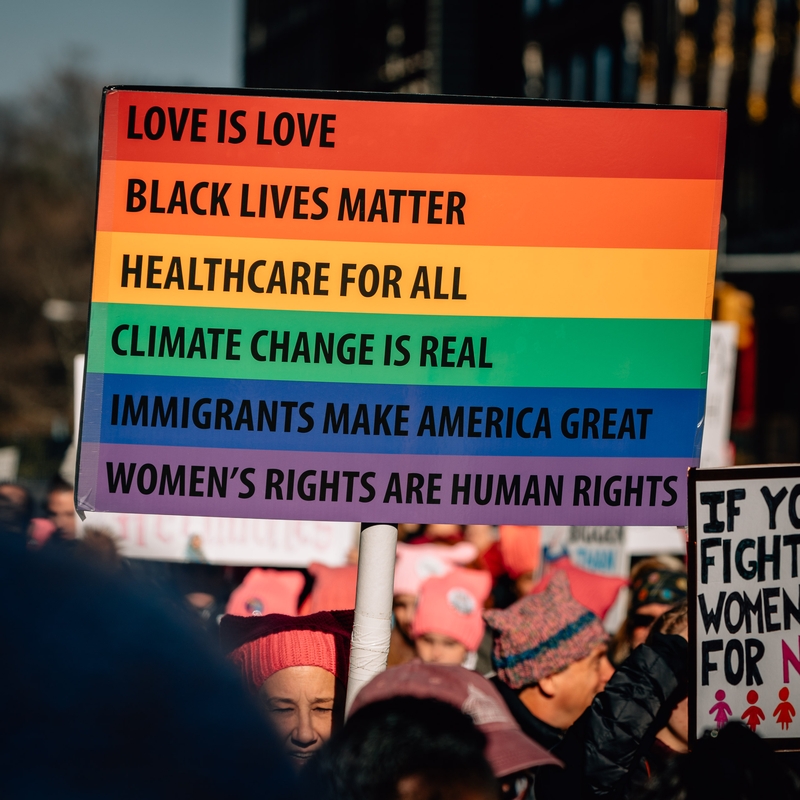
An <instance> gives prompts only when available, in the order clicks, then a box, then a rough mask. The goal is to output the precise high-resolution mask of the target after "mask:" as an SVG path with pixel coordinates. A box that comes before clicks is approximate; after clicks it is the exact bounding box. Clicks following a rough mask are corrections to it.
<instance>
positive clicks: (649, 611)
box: [609, 556, 688, 665]
mask: <svg viewBox="0 0 800 800" xmlns="http://www.w3.org/2000/svg"><path fill="white" fill-rule="evenodd" d="M687 587H688V584H687V576H686V570H685V569H684V566H683V564H682V563H681V561H680V560H679V559H677V558H674V557H672V556H657V557H655V558H647V559H645V560H644V561H640V562H639V563H638V564H637V565H636V566H635V567H634V568H633V571H632V572H631V581H630V595H629V600H628V613H627V616H626V618H625V621H624V622H623V623H622V625H621V626H620V628H619V630H618V631H617V633H616V635H615V636H614V638H613V640H612V642H611V645H610V647H609V658H610V659H611V661H612V662H613V663H614V664H617V665H619V664H621V663H622V662H623V661H624V660H625V659H626V658H627V657H628V656H629V655H630V654H631V652H632V651H633V650H635V649H636V648H637V647H638V646H639V645H640V644H644V643H645V641H647V637H648V635H649V634H650V630H651V628H652V627H653V623H654V622H655V621H656V620H657V619H658V618H659V617H660V616H661V615H662V614H665V613H666V612H667V611H669V610H670V609H671V608H674V607H675V606H676V605H678V603H680V602H681V601H683V600H685V599H686V591H687Z"/></svg>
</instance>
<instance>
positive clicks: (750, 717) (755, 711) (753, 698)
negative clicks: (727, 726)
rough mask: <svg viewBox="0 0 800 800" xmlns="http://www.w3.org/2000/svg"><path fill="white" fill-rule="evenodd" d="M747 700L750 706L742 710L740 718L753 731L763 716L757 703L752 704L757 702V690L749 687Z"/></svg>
mask: <svg viewBox="0 0 800 800" xmlns="http://www.w3.org/2000/svg"><path fill="white" fill-rule="evenodd" d="M747 702H748V703H750V707H749V708H746V709H745V710H744V713H743V714H742V719H743V720H744V721H745V722H746V723H747V724H748V725H749V726H750V730H751V731H753V733H755V730H756V728H757V727H758V726H759V725H760V724H761V721H762V720H763V719H764V718H765V717H764V712H763V711H762V710H761V709H760V708H759V707H758V706H757V705H754V703H757V702H758V692H757V691H755V690H754V689H751V690H750V691H749V692H748V693H747Z"/></svg>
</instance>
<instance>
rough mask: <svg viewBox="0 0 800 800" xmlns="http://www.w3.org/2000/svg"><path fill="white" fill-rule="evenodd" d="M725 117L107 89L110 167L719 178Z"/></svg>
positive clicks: (105, 152)
mask: <svg viewBox="0 0 800 800" xmlns="http://www.w3.org/2000/svg"><path fill="white" fill-rule="evenodd" d="M725 125H726V115H725V112H724V111H711V110H704V109H690V110H686V109H669V108H664V109H652V108H650V109H644V108H599V107H591V106H587V107H571V108H564V107H556V106H525V105H509V106H502V105H479V104H467V103H464V104H461V103H459V104H448V103H427V102H401V101H386V102H382V101H376V100H339V99H328V98H325V99H316V98H310V97H309V98H288V97H259V96H251V95H235V94H230V95H218V94H199V93H192V92H187V93H177V92H160V91H146V92H144V91H127V90H112V91H110V92H109V93H108V94H107V95H106V98H105V124H104V140H103V157H104V158H106V159H119V160H123V161H161V162H178V163H193V164H202V163H207V164H230V165H239V166H270V167H292V168H307V169H335V170H366V171H372V170H378V171H388V172H418V173H419V172H435V173H439V174H441V173H452V174H459V173H461V174H487V175H540V176H565V177H566V176H571V177H620V178H689V179H712V180H719V179H721V177H722V165H723V161H724V136H725Z"/></svg>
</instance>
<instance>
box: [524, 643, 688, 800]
mask: <svg viewBox="0 0 800 800" xmlns="http://www.w3.org/2000/svg"><path fill="white" fill-rule="evenodd" d="M688 669H689V659H688V645H687V642H686V640H685V639H684V638H682V637H681V636H671V635H664V634H657V635H655V636H654V637H653V639H652V642H651V643H650V644H647V645H641V646H640V647H637V648H636V650H634V651H633V653H631V655H630V656H629V657H628V658H627V659H626V660H625V661H624V662H623V663H622V664H621V665H620V667H619V669H618V670H617V671H616V672H615V673H614V676H613V677H612V678H611V680H610V681H609V682H608V683H607V684H606V688H605V690H604V691H602V692H600V694H598V695H597V697H595V699H594V701H593V703H592V705H591V706H590V707H589V708H588V709H586V711H585V712H584V713H583V715H582V716H581V717H580V718H579V719H578V721H577V722H576V723H575V724H574V725H573V726H572V727H571V728H570V729H569V730H568V731H567V733H566V735H565V736H564V738H563V739H562V740H561V741H560V742H559V743H558V744H556V745H555V747H553V748H552V750H553V753H554V754H555V755H557V756H558V757H559V758H560V759H561V760H562V761H564V764H565V766H566V768H565V769H564V770H556V769H552V768H543V769H541V770H540V771H539V774H538V775H537V778H536V798H537V800H589V798H598V797H602V798H613V800H623V799H624V798H627V797H629V796H630V794H631V791H632V789H633V788H634V787H635V786H636V785H637V784H639V783H640V782H641V783H643V782H644V781H645V780H646V779H647V777H648V764H647V761H646V759H647V755H648V753H649V752H650V750H651V748H652V747H653V743H654V741H655V737H656V734H657V733H658V732H659V731H660V730H661V729H662V728H663V727H664V726H665V725H666V723H667V720H668V719H669V716H670V714H671V713H672V710H673V709H674V707H675V705H676V704H677V703H678V702H679V701H680V699H681V698H682V697H683V696H685V694H686V689H687V679H688ZM652 760H653V762H654V763H655V761H656V759H652Z"/></svg>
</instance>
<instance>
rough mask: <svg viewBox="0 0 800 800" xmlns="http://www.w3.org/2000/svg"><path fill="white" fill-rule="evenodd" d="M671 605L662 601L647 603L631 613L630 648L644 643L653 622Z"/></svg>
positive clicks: (632, 648) (633, 648)
mask: <svg viewBox="0 0 800 800" xmlns="http://www.w3.org/2000/svg"><path fill="white" fill-rule="evenodd" d="M671 608H672V606H668V605H664V603H648V604H647V605H646V606H641V607H640V608H637V609H636V613H635V614H634V615H633V625H634V627H633V628H632V630H631V650H635V649H636V648H637V647H638V646H639V645H640V644H644V642H645V640H646V639H647V635H648V634H649V633H650V629H651V628H652V627H653V623H654V622H655V621H656V620H657V619H658V618H659V617H660V616H661V615H662V614H664V613H666V612H667V611H669V610H670V609H671Z"/></svg>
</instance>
